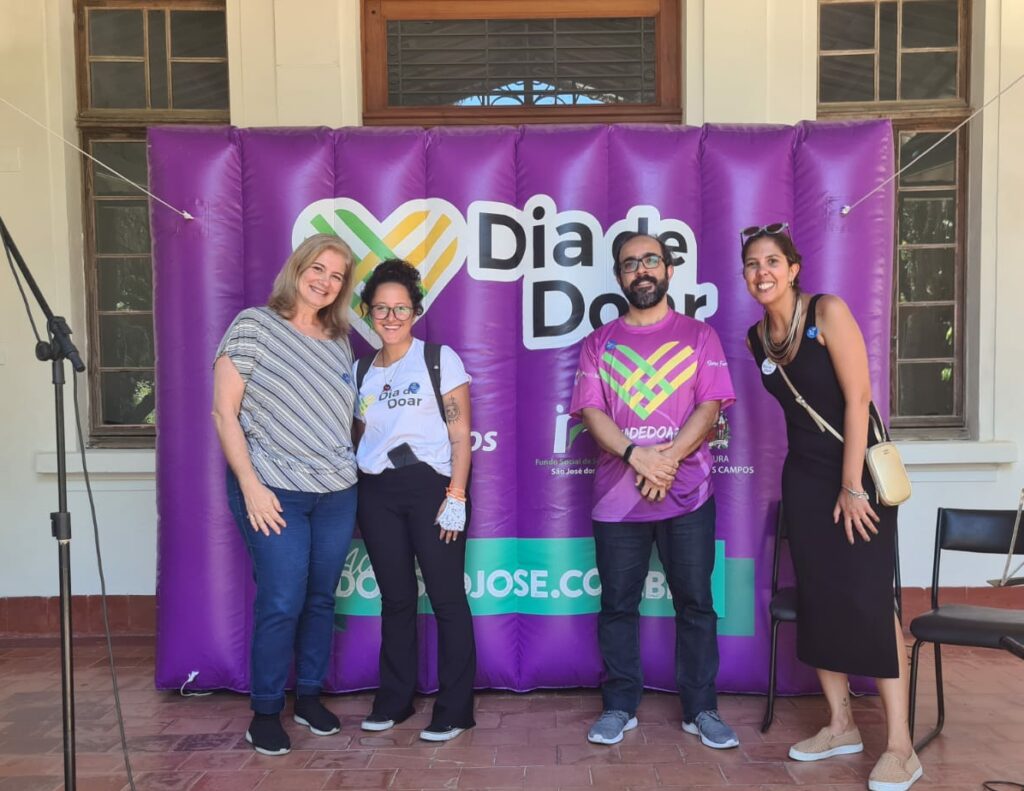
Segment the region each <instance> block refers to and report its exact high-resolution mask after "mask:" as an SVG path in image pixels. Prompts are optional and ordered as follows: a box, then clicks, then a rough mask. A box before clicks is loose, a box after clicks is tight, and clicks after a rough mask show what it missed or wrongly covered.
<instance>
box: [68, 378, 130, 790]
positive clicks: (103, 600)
mask: <svg viewBox="0 0 1024 791" xmlns="http://www.w3.org/2000/svg"><path fill="white" fill-rule="evenodd" d="M78 376H79V374H78V373H73V374H72V376H71V384H72V395H73V398H74V402H75V430H76V432H77V435H78V452H79V454H80V455H81V457H82V477H83V478H85V491H86V492H87V493H88V495H89V513H90V514H91V515H92V534H93V539H94V540H95V544H96V568H97V569H98V570H99V575H100V605H101V610H102V612H103V633H104V635H106V638H107V659H108V660H109V662H110V680H111V683H112V685H113V689H114V711H115V712H116V713H117V728H118V731H119V732H120V734H121V753H122V754H123V755H124V768H125V771H126V772H127V773H128V785H129V786H130V787H131V791H136V789H135V776H134V775H133V774H132V762H131V759H130V758H129V757H128V737H127V736H125V732H124V714H122V712H121V693H120V691H119V689H118V684H117V667H116V666H115V664H114V644H113V641H112V640H111V639H110V618H109V616H108V614H107V580H106V577H105V576H104V574H103V556H102V554H101V553H100V529H99V522H98V520H97V519H96V501H95V500H94V499H93V496H92V482H91V481H90V480H89V467H88V465H87V464H86V460H85V441H84V438H83V436H82V415H81V412H80V410H79V408H78Z"/></svg>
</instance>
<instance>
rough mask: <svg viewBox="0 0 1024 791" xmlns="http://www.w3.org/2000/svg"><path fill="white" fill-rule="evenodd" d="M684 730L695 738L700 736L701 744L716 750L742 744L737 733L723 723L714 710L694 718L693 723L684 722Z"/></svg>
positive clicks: (703, 712)
mask: <svg viewBox="0 0 1024 791" xmlns="http://www.w3.org/2000/svg"><path fill="white" fill-rule="evenodd" d="M683 730H684V731H686V732H687V733H692V734H693V735H694V736H700V740H701V742H703V743H704V744H705V745H706V746H707V747H713V748H714V749H716V750H725V749H726V748H728V747H738V746H739V743H740V740H739V739H737V738H736V731H734V730H733V729H732V728H730V727H729V726H728V725H726V724H725V723H724V722H722V718H721V717H719V716H718V712H717V711H715V710H714V709H708V710H707V711H702V712H701V713H700V714H698V715H697V716H696V717H694V718H693V722H687V721H686V720H683Z"/></svg>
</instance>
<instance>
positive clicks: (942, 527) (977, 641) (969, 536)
mask: <svg viewBox="0 0 1024 791" xmlns="http://www.w3.org/2000/svg"><path fill="white" fill-rule="evenodd" d="M1016 517H1017V512H1016V511H988V510H975V509H964V508H940V509H939V513H938V519H937V524H936V527H935V559H934V561H933V565H932V609H931V610H930V611H929V612H926V613H924V614H923V615H919V616H917V617H916V618H915V619H914V620H913V621H912V622H911V624H910V631H911V633H912V634H913V635H914V637H915V638H917V639H916V641H915V642H914V649H913V651H912V652H911V658H910V737H911V739H913V737H914V715H915V707H916V704H917V671H918V659H919V654H920V651H921V646H922V645H923V644H924V643H932V644H934V646H935V693H936V698H937V703H938V723H937V724H936V726H935V728H934V730H932V731H931V732H930V733H929V734H928V735H927V736H925V737H924V738H923V739H922V740H921V741H919V742H917V743H916V744H915V745H914V747H915V749H916V750H917V751H918V752H920V751H921V750H923V749H924V748H925V747H926V746H927V745H928V744H929V742H931V741H932V739H934V738H935V737H936V736H938V735H939V733H940V731H942V726H943V725H944V724H945V719H946V706H945V700H944V698H943V694H942V650H941V646H942V644H943V643H946V644H948V645H968V646H974V647H977V648H1003V649H1006V648H1008V647H1009V646H1012V642H1009V641H1016V642H1017V643H1018V644H1019V643H1020V642H1024V610H1010V609H1006V608H1001V607H978V606H975V605H970V604H947V605H940V604H939V560H940V558H941V555H942V550H944V549H951V550H956V551H959V552H984V553H986V554H990V555H1005V554H1006V553H1007V550H1008V549H1009V548H1010V538H1011V536H1012V535H1013V523H1014V521H1015V520H1016ZM1013 551H1014V554H1021V553H1024V531H1022V532H1021V535H1019V536H1018V537H1017V542H1016V545H1015V546H1014V549H1013Z"/></svg>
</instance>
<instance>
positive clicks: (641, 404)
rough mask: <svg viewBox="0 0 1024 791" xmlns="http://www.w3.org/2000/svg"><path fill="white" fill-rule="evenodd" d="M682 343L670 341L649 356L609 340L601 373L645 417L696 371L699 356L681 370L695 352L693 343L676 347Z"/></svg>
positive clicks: (617, 393)
mask: <svg viewBox="0 0 1024 791" xmlns="http://www.w3.org/2000/svg"><path fill="white" fill-rule="evenodd" d="M679 344H680V342H679V341H669V342H668V343H665V344H662V345H661V346H660V347H659V348H658V349H657V350H656V351H655V352H654V354H652V355H651V356H650V357H642V356H641V355H640V354H638V353H637V352H635V351H633V349H630V348H629V347H628V346H626V345H624V344H621V343H609V344H608V345H607V346H606V347H605V352H604V354H603V355H601V361H602V362H603V363H604V365H602V366H601V367H600V369H599V373H600V375H601V378H602V379H603V380H604V381H605V382H607V383H608V385H609V386H610V387H611V389H612V391H613V392H614V393H615V394H616V395H618V397H619V398H621V399H622V400H623V401H625V402H626V404H627V405H628V406H629V408H630V409H632V410H633V411H634V412H636V414H637V415H639V416H640V417H641V418H642V419H644V420H646V419H647V418H649V417H650V416H651V415H652V414H653V413H654V412H655V410H657V408H658V407H660V406H661V405H662V404H663V403H664V402H665V399H666V398H668V397H669V396H670V395H672V394H673V393H674V392H675V391H676V390H678V389H679V387H680V386H681V385H682V384H683V383H684V382H686V381H687V380H688V379H690V377H692V376H693V375H694V373H696V371H697V361H696V360H694V361H693V362H692V363H690V365H688V366H686V367H685V368H683V369H682V370H681V371H680V370H679V369H680V367H681V366H682V365H683V364H684V363H685V362H686V361H687V360H688V359H689V358H690V357H692V356H693V347H692V346H684V347H683V348H682V349H679V350H678V351H676V347H677V346H679ZM666 358H667V359H666Z"/></svg>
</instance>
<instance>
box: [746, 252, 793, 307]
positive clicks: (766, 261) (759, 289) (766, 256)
mask: <svg viewBox="0 0 1024 791" xmlns="http://www.w3.org/2000/svg"><path fill="white" fill-rule="evenodd" d="M799 273H800V264H791V263H790V262H789V261H788V260H787V258H786V255H785V253H783V252H782V249H781V248H780V247H779V245H778V244H777V243H776V241H775V240H774V239H773V238H772V237H770V236H765V237H764V238H761V239H755V240H754V241H753V242H751V243H750V246H749V247H748V248H747V255H746V258H744V260H743V280H744V281H745V282H746V284H747V291H749V292H750V295H751V296H752V297H753V298H754V299H756V300H757V301H758V302H759V303H761V304H762V305H770V304H772V303H774V302H776V301H777V300H780V299H785V298H786V295H787V294H790V293H792V288H793V280H794V279H795V278H796V276H797V275H798V274H799Z"/></svg>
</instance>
